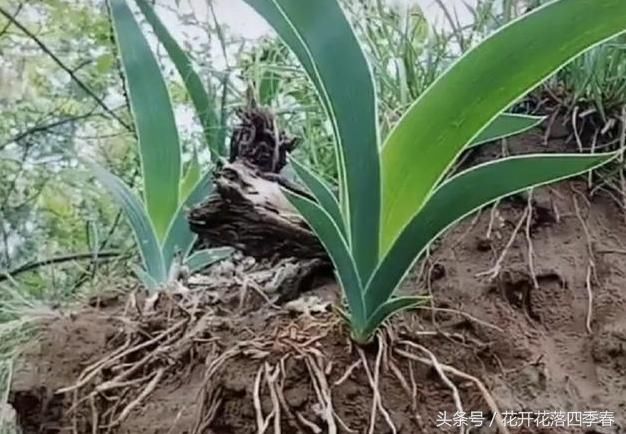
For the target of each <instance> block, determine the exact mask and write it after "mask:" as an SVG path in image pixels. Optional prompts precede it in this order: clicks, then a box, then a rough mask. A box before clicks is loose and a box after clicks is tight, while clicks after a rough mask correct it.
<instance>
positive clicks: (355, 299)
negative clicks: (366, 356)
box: [283, 189, 366, 329]
mask: <svg viewBox="0 0 626 434" xmlns="http://www.w3.org/2000/svg"><path fill="white" fill-rule="evenodd" d="M283 192H284V193H285V196H287V199H289V201H290V202H291V204H292V205H293V206H294V207H295V208H296V209H297V210H298V211H299V212H300V213H301V214H302V216H303V217H304V218H305V220H306V221H307V222H308V223H309V224H310V225H311V227H312V228H313V230H314V231H315V233H316V234H317V236H318V237H319V239H320V241H321V242H322V244H323V245H324V247H325V248H326V251H327V252H328V255H329V256H330V259H331V260H332V262H333V265H334V266H335V270H337V277H338V278H339V282H340V283H341V287H342V288H343V289H344V292H345V294H346V299H347V301H348V307H349V308H350V319H351V322H352V324H353V326H354V327H355V328H356V329H362V328H363V327H364V326H365V318H366V317H365V307H364V304H363V290H362V285H361V280H360V278H359V274H358V271H357V269H356V264H355V263H354V260H353V258H352V255H351V254H350V250H349V248H348V246H347V244H346V241H345V240H344V238H343V237H342V236H341V231H340V229H339V228H338V227H337V225H336V224H335V222H334V221H333V219H332V217H331V216H330V215H329V214H328V213H327V212H326V211H325V210H324V209H323V208H322V207H320V206H319V205H318V204H316V203H315V202H313V201H311V200H309V199H307V198H304V197H302V196H300V195H297V194H294V193H292V192H290V191H289V190H286V189H283Z"/></svg>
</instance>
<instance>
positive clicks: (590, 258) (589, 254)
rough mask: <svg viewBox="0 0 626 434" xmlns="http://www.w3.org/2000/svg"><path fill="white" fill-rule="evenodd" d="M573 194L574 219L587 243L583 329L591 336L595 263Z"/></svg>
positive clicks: (586, 228) (590, 240)
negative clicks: (585, 299) (585, 303)
mask: <svg viewBox="0 0 626 434" xmlns="http://www.w3.org/2000/svg"><path fill="white" fill-rule="evenodd" d="M576 194H579V193H577V192H576V193H575V194H574V195H573V196H572V199H573V201H574V210H575V211H576V217H577V218H578V221H579V222H580V225H581V227H582V228H583V232H584V234H585V239H586V241H587V261H588V263H587V274H586V277H585V289H586V290H587V316H586V318H585V328H586V329H587V333H589V334H591V333H592V332H593V330H592V329H591V323H592V320H593V288H592V285H591V278H592V276H593V277H595V278H596V281H597V276H596V262H595V259H594V256H595V255H594V249H593V241H592V239H591V234H590V233H589V228H588V227H587V223H586V222H585V220H584V219H583V216H582V213H581V212H580V206H579V205H578V200H577V199H576Z"/></svg>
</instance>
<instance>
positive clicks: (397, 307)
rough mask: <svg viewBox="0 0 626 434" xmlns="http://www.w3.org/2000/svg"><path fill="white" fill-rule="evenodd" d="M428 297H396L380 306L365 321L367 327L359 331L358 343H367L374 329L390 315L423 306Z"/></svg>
mask: <svg viewBox="0 0 626 434" xmlns="http://www.w3.org/2000/svg"><path fill="white" fill-rule="evenodd" d="M426 300H428V297H396V298H392V299H391V300H389V301H387V302H386V303H384V304H383V305H381V306H380V307H379V308H378V309H376V311H375V312H374V313H373V314H372V315H370V317H369V318H368V319H367V325H366V326H365V328H364V329H363V330H362V331H361V336H360V339H359V340H360V341H362V342H364V341H367V340H368V339H369V338H370V337H371V336H372V335H373V334H374V332H375V331H376V329H377V328H378V327H379V326H380V325H381V324H382V323H383V322H385V321H386V320H387V319H388V318H389V317H390V316H391V315H393V314H395V313H398V312H400V311H403V310H407V309H412V308H414V307H417V306H419V305H421V304H423V303H424V302H425V301H426Z"/></svg>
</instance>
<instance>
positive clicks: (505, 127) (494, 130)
mask: <svg viewBox="0 0 626 434" xmlns="http://www.w3.org/2000/svg"><path fill="white" fill-rule="evenodd" d="M544 120H545V116H529V115H518V114H513V113H503V114H501V115H500V116H498V117H497V118H496V119H495V120H494V121H493V122H491V123H490V124H489V125H488V126H487V128H485V129H484V130H483V131H482V132H481V133H480V134H479V135H478V137H476V138H475V139H474V140H472V143H470V144H469V146H468V147H474V146H478V145H482V144H483V143H487V142H492V141H494V140H498V139H504V138H506V137H510V136H514V135H516V134H521V133H523V132H524V131H528V130H530V129H531V128H534V127H536V126H537V125H539V124H541V123H542V122H543V121H544Z"/></svg>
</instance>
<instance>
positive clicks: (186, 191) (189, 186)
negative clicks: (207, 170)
mask: <svg viewBox="0 0 626 434" xmlns="http://www.w3.org/2000/svg"><path fill="white" fill-rule="evenodd" d="M201 176H202V173H201V172H200V162H199V161H198V154H197V153H196V152H195V151H194V153H193V155H192V157H191V161H190V162H189V163H188V164H187V170H186V171H185V175H184V176H183V179H182V182H181V183H180V194H179V198H180V202H184V201H186V200H187V198H188V197H189V195H190V194H191V192H192V191H193V189H194V187H195V186H196V184H198V181H200V177H201Z"/></svg>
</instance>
